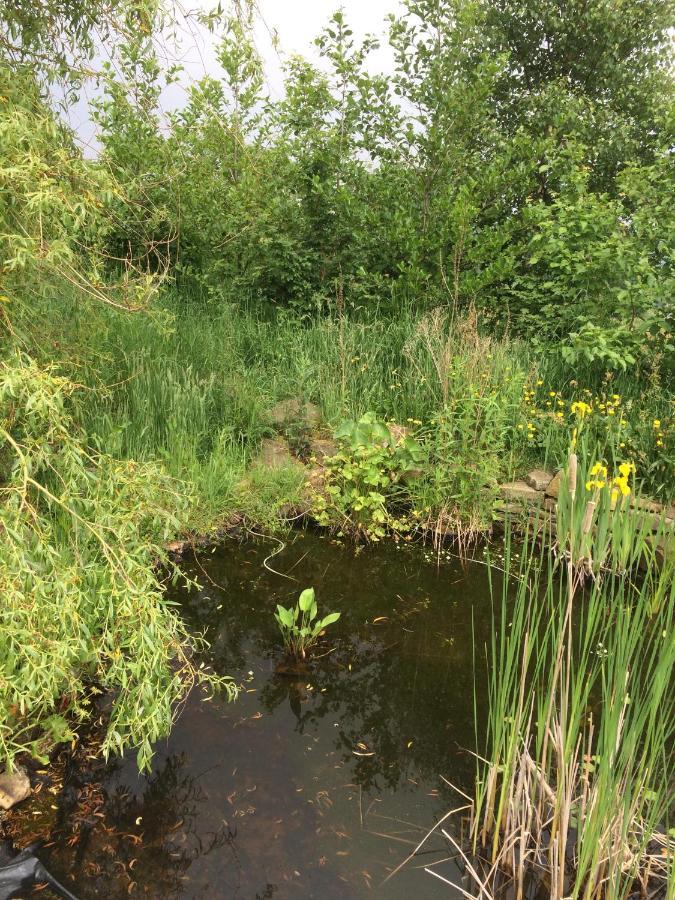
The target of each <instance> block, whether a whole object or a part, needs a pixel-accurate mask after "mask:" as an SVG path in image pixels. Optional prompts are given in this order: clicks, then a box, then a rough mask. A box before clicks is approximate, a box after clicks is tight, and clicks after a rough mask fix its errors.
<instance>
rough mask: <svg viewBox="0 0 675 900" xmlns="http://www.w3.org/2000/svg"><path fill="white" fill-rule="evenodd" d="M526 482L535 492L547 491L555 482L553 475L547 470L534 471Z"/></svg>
mask: <svg viewBox="0 0 675 900" xmlns="http://www.w3.org/2000/svg"><path fill="white" fill-rule="evenodd" d="M525 481H526V482H527V483H528V484H529V485H530V487H532V488H534V489H535V491H545V490H546V488H547V487H548V486H549V484H550V483H551V482H552V481H553V473H552V472H547V471H546V470H545V469H532V471H531V472H528V473H527V475H526V476H525Z"/></svg>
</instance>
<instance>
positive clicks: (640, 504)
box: [630, 497, 663, 513]
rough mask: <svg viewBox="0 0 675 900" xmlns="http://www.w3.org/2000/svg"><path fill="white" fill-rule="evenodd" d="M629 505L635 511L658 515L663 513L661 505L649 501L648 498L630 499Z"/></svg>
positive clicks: (654, 501)
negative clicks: (640, 510)
mask: <svg viewBox="0 0 675 900" xmlns="http://www.w3.org/2000/svg"><path fill="white" fill-rule="evenodd" d="M630 505H631V506H632V507H634V508H635V509H642V510H645V511H646V512H652V513H660V512H662V511H663V506H662V504H661V503H657V502H656V500H650V499H649V498H648V497H631V501H630Z"/></svg>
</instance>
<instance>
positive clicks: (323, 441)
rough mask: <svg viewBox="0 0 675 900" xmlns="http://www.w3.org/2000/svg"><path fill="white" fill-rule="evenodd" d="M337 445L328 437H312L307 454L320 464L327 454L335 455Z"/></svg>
mask: <svg viewBox="0 0 675 900" xmlns="http://www.w3.org/2000/svg"><path fill="white" fill-rule="evenodd" d="M337 452H338V445H337V443H336V442H335V441H333V440H331V439H330V438H313V439H312V440H311V441H310V442H309V455H310V457H313V458H314V459H315V460H316V462H317V463H318V464H319V465H321V464H322V463H323V461H324V460H325V459H327V458H328V457H329V456H335V454H336V453H337Z"/></svg>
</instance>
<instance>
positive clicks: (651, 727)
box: [472, 456, 675, 900]
mask: <svg viewBox="0 0 675 900" xmlns="http://www.w3.org/2000/svg"><path fill="white" fill-rule="evenodd" d="M585 468H586V466H585V465H582V464H579V465H577V464H576V459H575V457H574V456H572V457H571V459H570V466H569V467H568V470H567V473H566V481H567V485H568V486H567V488H566V489H565V488H564V489H563V496H561V502H560V504H559V506H563V505H565V504H566V505H567V507H568V513H567V516H566V517H565V515H563V516H561V518H560V522H559V528H560V531H559V533H558V539H557V543H555V542H553V541H550V542H547V543H546V544H545V545H544V544H541V543H536V542H526V546H525V548H524V552H522V553H521V556H520V570H519V574H518V581H517V589H516V592H515V599H513V598H512V597H510V596H509V589H508V586H507V585H506V584H505V586H504V591H503V593H502V596H501V601H500V602H498V604H497V606H496V608H495V611H494V623H495V627H494V630H493V638H492V643H491V646H490V647H489V648H488V651H487V656H488V663H489V667H488V673H489V674H488V678H489V709H488V737H487V747H486V751H485V758H484V759H483V760H482V761H481V762H480V764H479V769H478V777H477V781H476V794H475V805H474V813H473V822H472V835H473V851H474V853H475V855H476V857H477V859H479V860H481V862H482V867H479V868H477V864H475V865H473V867H472V871H473V872H474V873H475V874H476V880H477V882H478V881H482V886H481V887H480V888H479V892H480V893H481V895H483V896H484V895H485V894H487V895H488V896H490V895H496V894H497V893H498V892H499V889H500V887H503V886H504V885H506V884H507V883H512V884H513V885H514V886H515V896H516V898H518V900H520V898H521V897H523V896H525V894H526V892H527V889H528V884H530V885H531V884H532V882H533V881H534V882H535V883H536V884H539V885H541V886H543V887H544V888H545V889H546V890H547V891H548V892H549V893H550V896H551V897H552V898H554V900H562V898H564V897H574V898H584V900H592V898H593V900H595V898H611V900H620V898H625V897H628V896H629V895H630V894H631V893H632V892H633V891H634V890H639V892H640V896H645V897H646V896H652V892H654V891H656V890H661V891H662V892H663V895H664V896H665V895H666V892H667V895H668V896H673V894H672V891H673V889H674V888H675V875H674V872H673V853H674V851H675V840H674V837H673V833H672V830H671V831H669V830H668V829H669V824H670V823H669V818H668V817H669V812H672V809H669V803H670V802H671V801H672V797H671V784H670V779H671V778H672V762H673V757H672V753H673V738H674V737H675V696H674V695H673V691H672V676H673V666H674V665H675V631H674V628H673V610H674V609H675V560H673V557H672V554H671V555H670V556H666V558H665V560H663V561H662V563H661V565H659V566H657V565H656V562H655V560H654V557H653V555H652V554H650V542H649V541H648V540H647V536H646V534H645V533H644V532H643V530H642V526H641V524H640V523H639V520H638V519H636V517H635V516H634V515H632V514H631V513H630V509H629V505H628V503H624V504H617V505H616V506H615V507H614V509H612V508H611V506H607V507H606V508H604V509H603V510H602V512H601V513H600V519H599V521H594V522H593V523H592V525H589V524H588V522H589V520H588V516H587V515H586V514H585V509H587V507H588V504H589V503H593V501H592V500H589V499H588V494H584V493H583V491H584V481H583V479H584V478H585V477H586V473H585V472H583V471H582V469H585ZM575 506H580V507H581V512H580V514H579V515H576V514H575V510H574V507H575ZM608 531H609V532H612V533H615V538H614V540H616V541H618V542H619V545H620V548H621V553H620V554H616V553H615V554H614V555H613V554H612V553H611V552H610V550H611V548H612V538H611V537H610V538H608V537H607V532H608ZM589 535H590V536H591V538H589ZM672 539H673V535H672V529H671V532H670V540H671V541H672ZM671 546H672V545H671ZM512 550H513V548H512V546H511V542H510V541H509V540H507V552H506V556H507V561H509V559H510V557H511V556H512ZM624 551H625V552H624ZM645 557H646V559H647V561H648V562H647V565H648V568H647V572H646V574H643V576H639V575H638V571H637V570H638V564H639V563H640V561H641V560H643V559H644V558H645ZM612 566H613V567H615V568H619V569H620V571H619V572H618V573H614V574H613V573H611V572H610V571H608V570H609V569H610V568H611V567H612ZM507 568H508V567H507Z"/></svg>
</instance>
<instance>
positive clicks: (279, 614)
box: [274, 588, 340, 659]
mask: <svg viewBox="0 0 675 900" xmlns="http://www.w3.org/2000/svg"><path fill="white" fill-rule="evenodd" d="M317 614H318V609H317V605H316V599H315V596H314V588H305V590H304V591H303V592H302V593H301V594H300V597H299V598H298V602H297V603H296V604H295V606H294V607H293V606H292V607H290V608H289V609H286V607H284V606H281V604H278V605H277V611H276V612H275V613H274V618H275V619H276V620H277V622H278V624H279V629H280V630H281V635H282V637H283V639H284V645H285V647H286V650H287V651H288V652H289V653H290V654H291V656H295V657H299V658H301V659H304V658H305V657H306V655H307V651H308V650H310V649H311V648H312V647H313V646H314V644H316V642H317V641H318V640H319V637H320V636H321V632H322V631H323V630H324V629H325V628H327V627H328V626H329V625H332V624H333V623H334V622H337V620H338V619H339V618H340V613H339V612H332V613H328V615H327V616H324V618H323V619H319V620H318V621H316V617H317Z"/></svg>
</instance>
